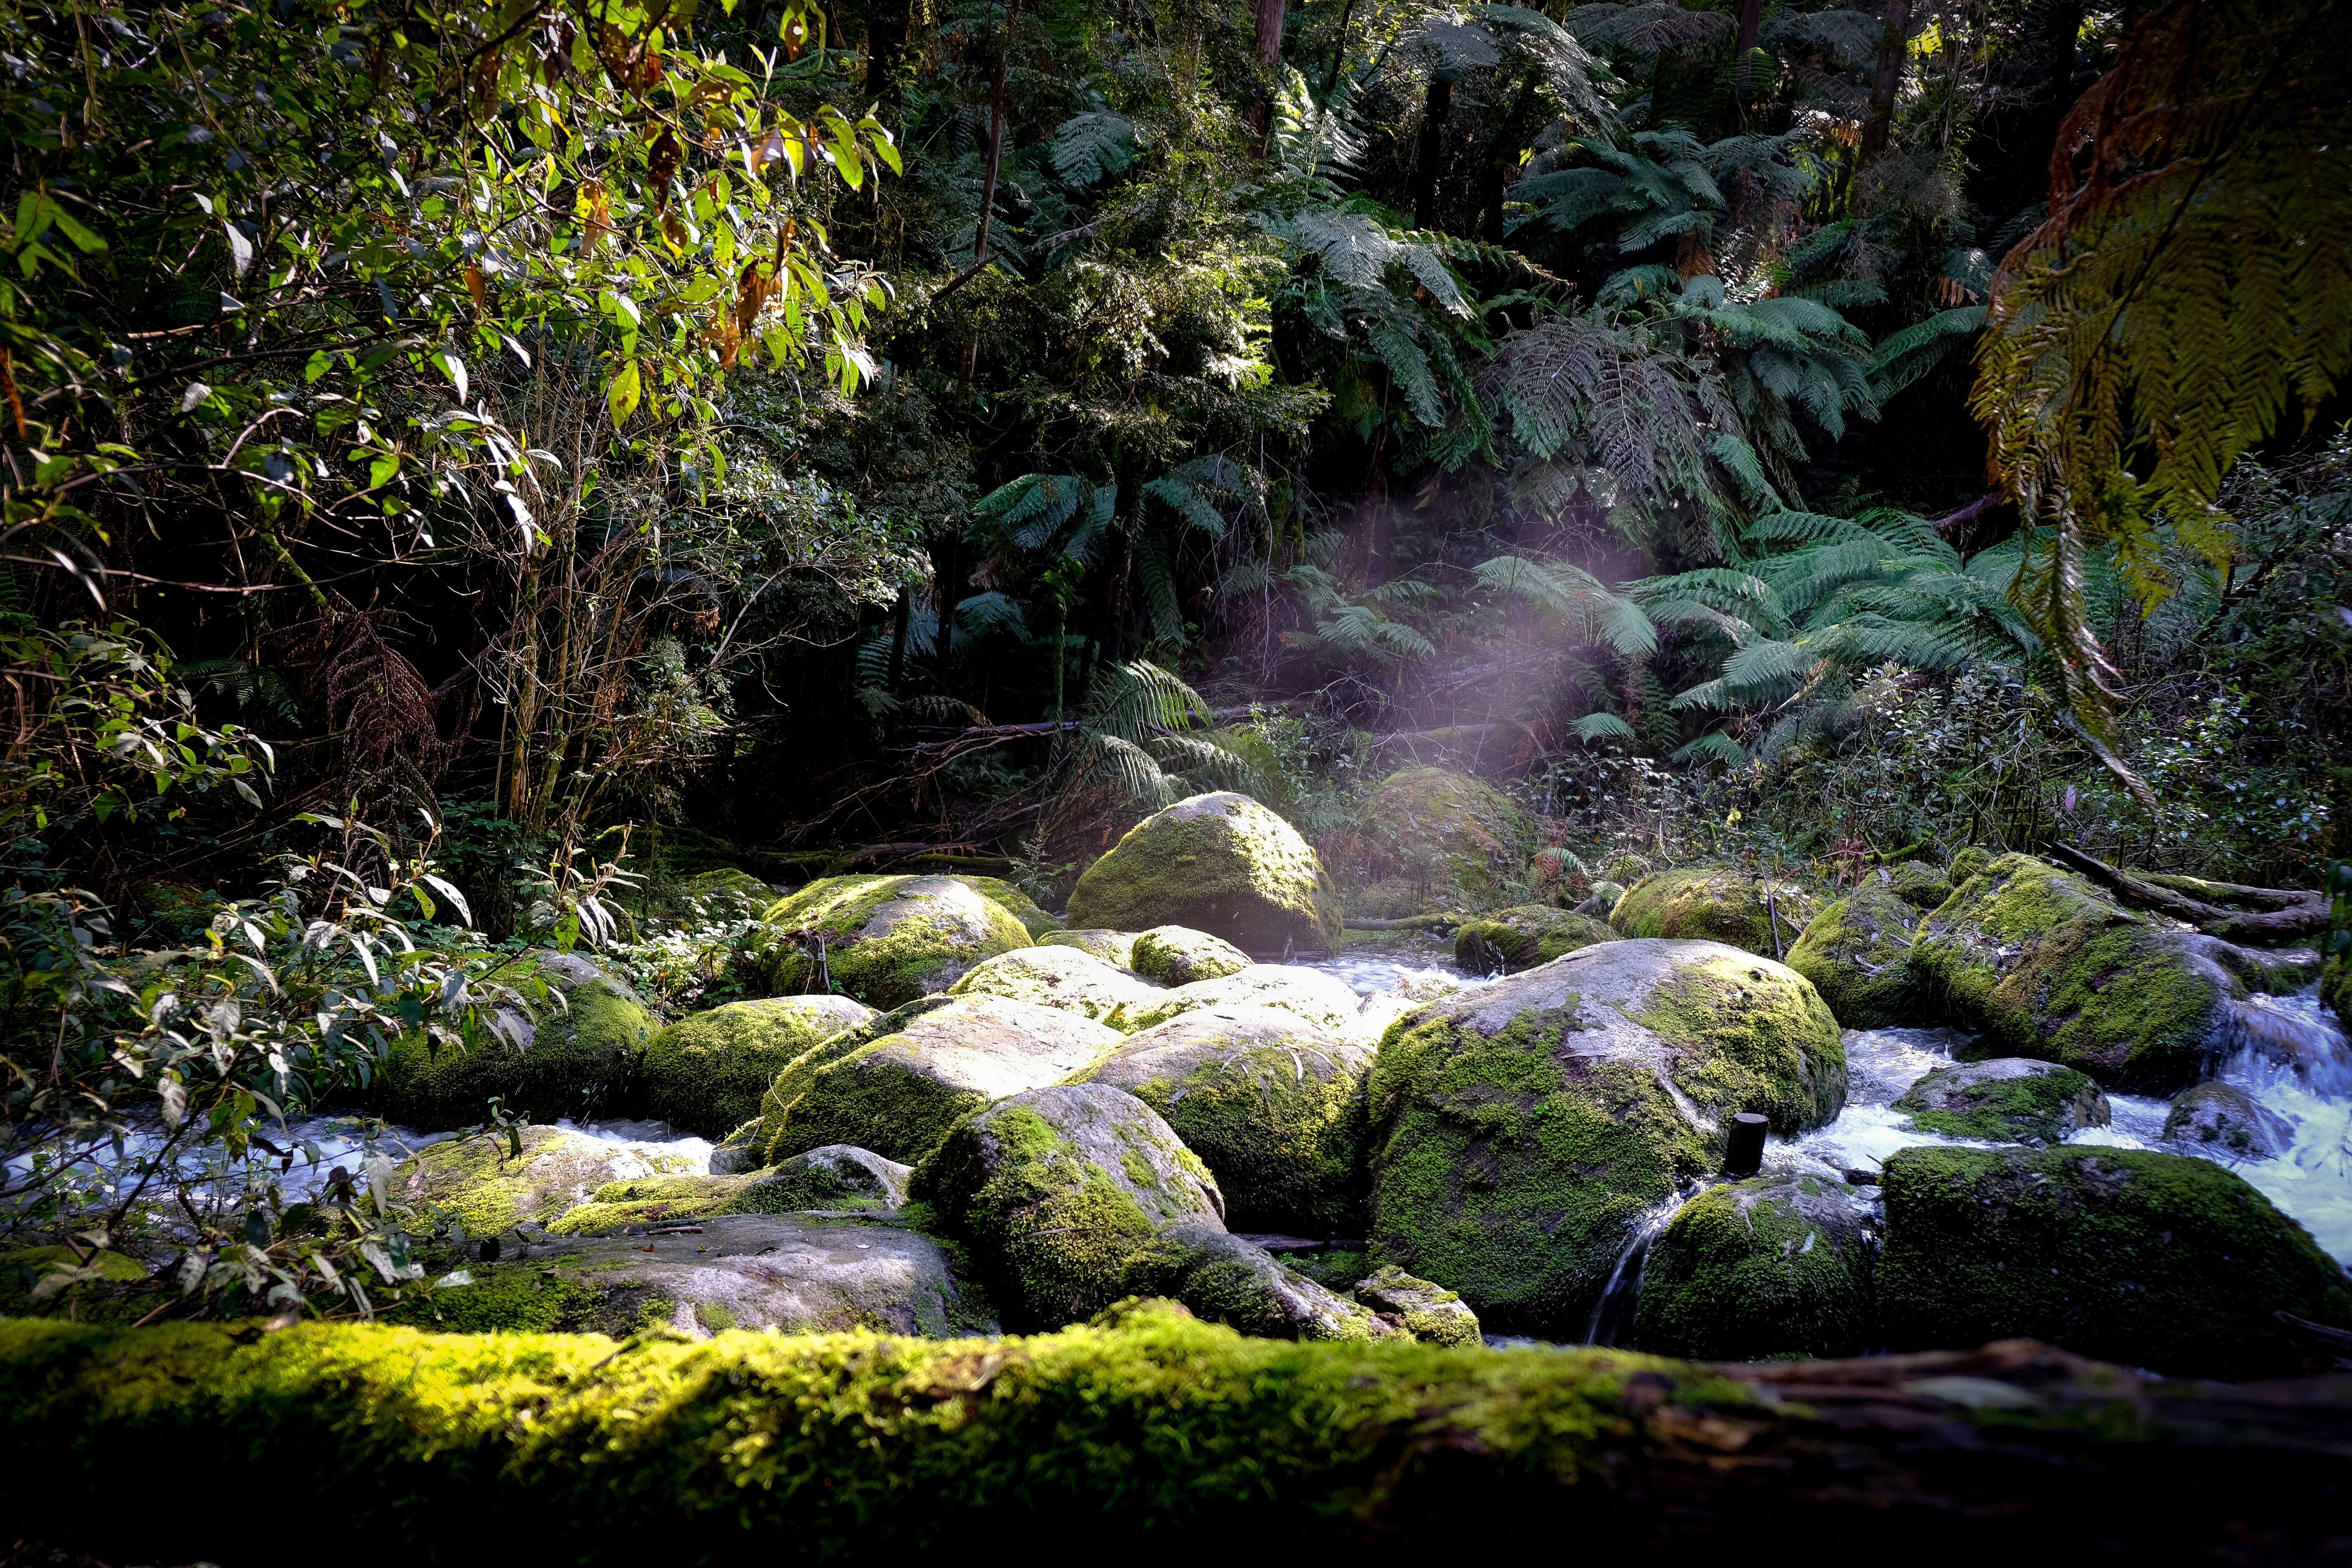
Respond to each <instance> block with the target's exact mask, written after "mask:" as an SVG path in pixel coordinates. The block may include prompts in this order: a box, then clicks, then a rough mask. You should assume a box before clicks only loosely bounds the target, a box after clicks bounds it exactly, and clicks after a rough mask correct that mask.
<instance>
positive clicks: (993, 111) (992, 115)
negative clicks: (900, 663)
mask: <svg viewBox="0 0 2352 1568" xmlns="http://www.w3.org/2000/svg"><path fill="white" fill-rule="evenodd" d="M1020 26H1021V0H1013V4H1012V5H1011V6H1010V7H1008V8H1007V9H1006V11H1005V13H1004V47H1003V49H1001V50H999V51H998V53H997V56H996V70H995V73H994V74H993V75H992V77H990V79H989V84H988V173H987V174H986V175H985V176H983V177H982V180H981V183H980V219H979V222H978V224H977V226H975V227H974V228H973V230H972V238H971V269H972V271H973V272H975V273H977V272H978V271H979V270H980V269H981V268H982V267H984V266H986V265H987V264H988V227H989V223H990V220H991V219H992V218H993V217H994V216H995V214H996V168H997V163H998V162H999V161H1000V160H1001V159H1002V158H1003V154H1004V72H1005V69H1006V68H1007V67H1008V66H1010V65H1011V63H1012V60H1013V37H1014V35H1015V34H1016V33H1017V32H1018V31H1019V29H1020ZM979 370H980V331H979V329H978V328H974V329H973V330H972V334H971V341H970V342H967V343H966V344H965V345H964V350H963V379H964V381H965V383H966V384H970V383H971V378H972V377H973V376H974V375H975V374H978V373H979ZM945 635H946V634H945V629H944V626H942V629H941V639H942V640H941V642H940V648H941V649H942V653H941V657H940V672H941V674H945V673H946V669H947V664H946V656H945V652H944V650H945V648H946V647H947V644H946V641H945Z"/></svg>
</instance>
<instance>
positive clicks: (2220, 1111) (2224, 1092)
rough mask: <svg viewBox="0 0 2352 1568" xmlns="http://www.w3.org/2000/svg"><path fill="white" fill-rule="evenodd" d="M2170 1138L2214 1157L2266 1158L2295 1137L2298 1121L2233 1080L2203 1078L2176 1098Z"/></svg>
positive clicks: (2167, 1126)
mask: <svg viewBox="0 0 2352 1568" xmlns="http://www.w3.org/2000/svg"><path fill="white" fill-rule="evenodd" d="M2164 1136H2165V1140H2166V1141H2167V1142H2173V1143H2179V1144H2180V1145H2182V1146H2183V1147H2184V1148H2185V1149H2186V1150H2187V1151H2188V1152H2190V1153H2194V1154H2202V1155H2204V1156H2205V1157H2207V1158H2208V1159H2213V1160H2267V1159H2270V1158H2272V1157H2273V1156H2274V1155H2277V1154H2280V1153H2283V1152H2285V1150H2286V1146H2287V1145H2288V1144H2289V1143H2291V1142H2294V1123H2292V1122H2290V1121H2287V1119H2286V1118H2285V1117H2284V1116H2281V1115H2280V1114H2279V1113H2278V1112H2277V1111H2275V1110H2272V1109H2271V1108H2270V1107H2269V1106H2267V1105H2264V1104H2263V1102H2262V1101H2260V1100H2256V1099H2255V1098H2254V1097H2253V1096H2252V1095H2251V1094H2248V1093H2247V1092H2246V1091H2245V1090H2244V1089H2240V1088H2239V1087H2238V1086H2237V1085H2236V1084H2234V1083H2221V1082H2219V1081H2215V1082H2210V1083H2200V1084H2198V1085H2197V1086H2195V1087H2194V1088H2191V1089H2182V1090H2181V1091H2180V1093H2179V1095H2178V1096H2177V1097H2176V1098H2175V1099H2174V1100H2173V1101H2172V1109H2171V1110H2169V1111H2168V1112H2167V1113H2166V1115H2165V1118H2164Z"/></svg>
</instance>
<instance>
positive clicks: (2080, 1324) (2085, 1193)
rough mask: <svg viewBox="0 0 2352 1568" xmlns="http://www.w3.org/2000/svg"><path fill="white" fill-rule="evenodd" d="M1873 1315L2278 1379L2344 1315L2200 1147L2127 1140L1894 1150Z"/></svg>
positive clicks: (2301, 1250)
mask: <svg viewBox="0 0 2352 1568" xmlns="http://www.w3.org/2000/svg"><path fill="white" fill-rule="evenodd" d="M1883 1178H1884V1182H1885V1186H1884V1188H1883V1190H1884V1192H1885V1200H1886V1251H1885V1258H1884V1259H1883V1260H1882V1262H1881V1264H1880V1267H1879V1271H1878V1295H1879V1310H1880V1321H1881V1324H1882V1328H1883V1331H1884V1332H1885V1337H1886V1339H1887V1341H1888V1342H1891V1343H1892V1344H1893V1345H1894V1346H1895V1348H1897V1349H1907V1348H1911V1347H1915V1346H1916V1347H1927V1346H1934V1345H1973V1344H1982V1343H1985V1342H1988V1341H1991V1340H2007V1339H2037V1340H2044V1341H2048V1342H2051V1343H2053V1344H2057V1345H2062V1346H2063V1347H2065V1348H2066V1349H2067V1350H2070V1351H2074V1352H2076V1353H2078V1354H2081V1355H2087V1356H2095V1357H2098V1358H2100V1359H2102V1360H2105V1361H2114V1362H2120V1363H2124V1364H2126V1365H2128V1366H2145V1367H2151V1368H2153V1369H2155V1370H2156V1371H2158V1372H2160V1373H2167V1374H2168V1375H2177V1376H2191V1377H2219V1378H2232V1379H2238V1378H2259V1377H2287V1376H2293V1375H2294V1374H2296V1373H2304V1372H2309V1371H2324V1370H2326V1368H2327V1365H2328V1363H2330V1361H2332V1359H2333V1358H2332V1357H2330V1356H2328V1355H2327V1354H2326V1352H2324V1351H2321V1350H2319V1349H2318V1348H2317V1347H2316V1345H2315V1343H2314V1342H2312V1341H2311V1340H2309V1339H2308V1338H2306V1337H2305V1336H2304V1335H2302V1334H2301V1333H2299V1332H2298V1331H2296V1330H2295V1329H2294V1328H2293V1327H2292V1326H2290V1325H2289V1324H2287V1323H2286V1322H2284V1321H2282V1320H2281V1318H2280V1316H2279V1314H2281V1313H2285V1314H2291V1315H2293V1316H2294V1317H2299V1318H2303V1319H2305V1320H2308V1321H2313V1322H2318V1323H2324V1324H2327V1325H2330V1326H2332V1327H2335V1328H2338V1329H2352V1281H2347V1279H2346V1277H2345V1272H2344V1268H2343V1266H2342V1265H2341V1264H2338V1263H2337V1262H2336V1260H2335V1259H2334V1258H2329V1257H2328V1256H2327V1255H2326V1253H2324V1252H2322V1251H2320V1249H2319V1247H2318V1245H2317V1244H2316V1243H2315V1242H2314V1241H2313V1240H2312V1238H2311V1237H2310V1236H2309V1234H2308V1233H2306V1232H2305V1230H2304V1228H2303V1226H2300V1225H2298V1224H2296V1223H2295V1222H2294V1220H2292V1219H2290V1218H2288V1217H2287V1216H2286V1215H2283V1214H2281V1213H2280V1212H2279V1211H2278V1209H2277V1208H2276V1207H2275V1206H2273V1204H2272V1203H2271V1201H2270V1199H2268V1198H2266V1197H2264V1196H2263V1194H2261V1193H2259V1192H2257V1191H2255V1190H2254V1188H2252V1186H2250V1185H2248V1184H2246V1182H2245V1180H2244V1179H2243V1178H2242V1177H2240V1176H2238V1175H2236V1174H2234V1173H2231V1172H2230V1171H2227V1170H2224V1169H2223V1168H2222V1167H2221V1166H2220V1165H2217V1164H2215V1163H2213V1162H2212V1161H2210V1160H2202V1159H2195V1158H2191V1157H2189V1156H2185V1155H2179V1154H2166V1153H2157V1152H2149V1151H2146V1150H2138V1149H2104V1148H2081V1147H2076V1148H2056V1149H2020V1148H2011V1149H1952V1148H1912V1149H1905V1150H1901V1151H1899V1152H1896V1153H1895V1155H1894V1156H1893V1157H1892V1158H1890V1159H1889V1160H1888V1161H1887V1162H1886V1165H1885V1171H1884V1173H1883Z"/></svg>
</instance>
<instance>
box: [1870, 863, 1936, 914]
mask: <svg viewBox="0 0 2352 1568" xmlns="http://www.w3.org/2000/svg"><path fill="white" fill-rule="evenodd" d="M1885 885H1886V886H1888V887H1890V888H1892V889H1894V890H1895V897H1897V898H1899V899H1901V900H1903V901H1904V902H1905V903H1906V904H1909V905H1911V906H1912V907H1913V908H1914V909H1921V910H1932V909H1934V908H1936V907H1937V905H1938V904H1941V903H1942V902H1943V901H1944V900H1947V899H1948V898H1950V897H1951V896H1952V879H1951V877H1950V876H1949V875H1948V874H1947V873H1946V872H1945V871H1944V870H1943V869H1942V868H1940V867H1937V866H1933V865H1930V864H1929V863H1928V862H1927V861H1925V860H1906V861H1904V862H1903V864H1901V865H1900V866H1897V867H1895V870H1894V872H1893V874H1892V875H1891V876H1889V877H1888V878H1887V879H1885Z"/></svg>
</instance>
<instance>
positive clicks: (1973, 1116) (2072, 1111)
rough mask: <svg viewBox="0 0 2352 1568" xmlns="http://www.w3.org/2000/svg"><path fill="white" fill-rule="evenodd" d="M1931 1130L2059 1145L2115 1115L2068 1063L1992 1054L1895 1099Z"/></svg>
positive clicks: (1934, 1075)
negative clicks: (2075, 1134)
mask: <svg viewBox="0 0 2352 1568" xmlns="http://www.w3.org/2000/svg"><path fill="white" fill-rule="evenodd" d="M1895 1110H1904V1111H1908V1112H1910V1114H1911V1117H1912V1120H1913V1121H1915V1122H1916V1123H1917V1124H1918V1125H1919V1126H1920V1127H1922V1128H1925V1129H1926V1130H1927V1131H1930V1132H1941V1133H1944V1134H1945V1135H1946V1136H1948V1137H1952V1138H1980V1139H1983V1140H1984V1141H1986V1142H1994V1143H2059V1142H2064V1141H2065V1140H2066V1139H2067V1138H2068V1137H2069V1136H2070V1135H2072V1134H2074V1133H2076V1132H2079V1131H2083V1130H2084V1128H2087V1127H2105V1125H2107V1123H2108V1122H2110V1121H2113V1120H2114V1119H2115V1117H2114V1111H2113V1110H2111V1109H2110V1108H2109V1106H2108V1104H2107V1097H2106V1096H2105V1095H2104V1094H2102V1093H2100V1092H2099V1086H2098V1085H2097V1084H2095V1083H2094V1082H2093V1081H2091V1079H2088V1078H2086V1077H2084V1075H2083V1074H2081V1073H2078V1072H2076V1071H2074V1069H2073V1068H2062V1067H2060V1066H2058V1065H2057V1064H2056V1063H2054V1062H2038V1061H2034V1060H2032V1059H2031V1058H2024V1057H1995V1058H1991V1059H1990V1060H1989V1061H1974V1062H1961V1063H1958V1064H1956V1065H1954V1066H1952V1067H1948V1068H1937V1069H1936V1070H1935V1071H1934V1072H1931V1073H1929V1074H1927V1076H1926V1077H1925V1078H1922V1079H1920V1080H1919V1081H1918V1082H1917V1083H1916V1084H1914V1085H1912V1086H1911V1089H1910V1090H1909V1092H1907V1093H1906V1094H1905V1095H1904V1096H1903V1098H1902V1099H1900V1100H1896V1101H1895Z"/></svg>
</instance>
